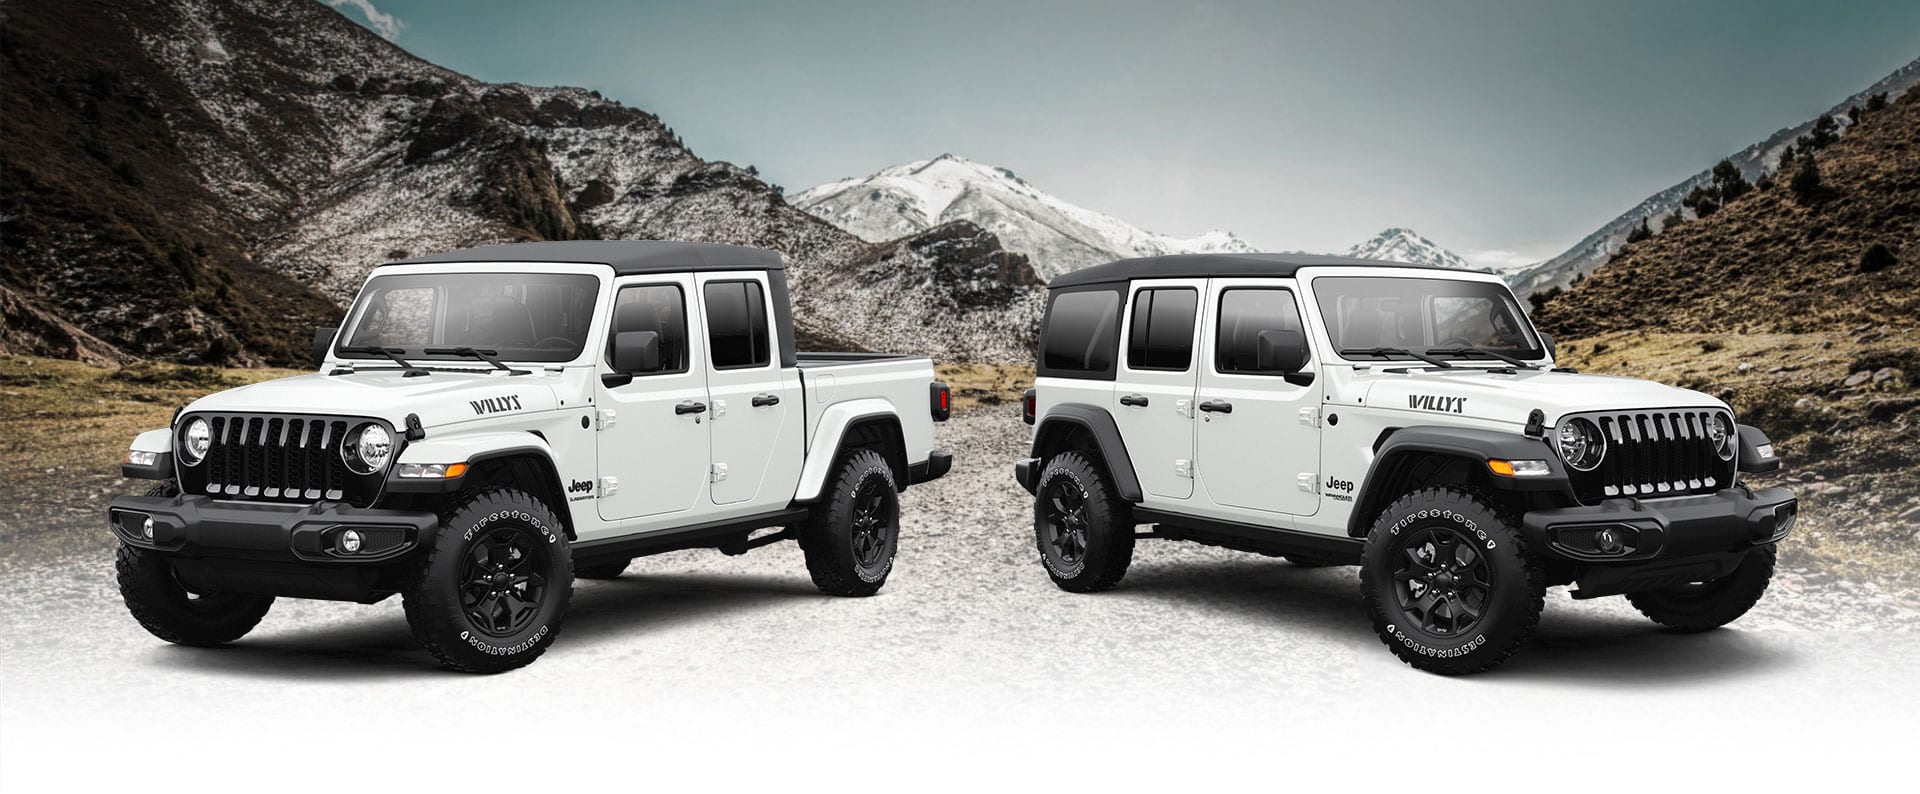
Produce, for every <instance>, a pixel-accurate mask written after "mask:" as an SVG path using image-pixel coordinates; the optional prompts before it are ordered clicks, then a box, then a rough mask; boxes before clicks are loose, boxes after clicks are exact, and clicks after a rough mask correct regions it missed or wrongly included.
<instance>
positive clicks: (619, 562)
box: [573, 557, 633, 579]
mask: <svg viewBox="0 0 1920 794" xmlns="http://www.w3.org/2000/svg"><path fill="white" fill-rule="evenodd" d="M632 564H633V558H632V557H621V558H616V559H611V560H595V561H593V562H576V563H574V564H573V578H575V579H618V578H620V575H621V574H623V573H626V572H627V566H629V565H632Z"/></svg>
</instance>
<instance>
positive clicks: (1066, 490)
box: [1041, 477, 1087, 569]
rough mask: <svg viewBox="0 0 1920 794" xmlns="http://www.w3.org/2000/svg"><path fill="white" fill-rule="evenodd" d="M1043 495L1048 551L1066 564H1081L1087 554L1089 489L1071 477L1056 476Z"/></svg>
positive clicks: (1069, 565)
mask: <svg viewBox="0 0 1920 794" xmlns="http://www.w3.org/2000/svg"><path fill="white" fill-rule="evenodd" d="M1042 499H1044V500H1045V502H1044V506H1043V507H1042V508H1041V509H1042V512H1043V513H1044V515H1045V522H1044V523H1045V524H1046V541H1047V546H1048V547H1049V548H1048V553H1050V554H1052V555H1053V556H1054V558H1055V559H1056V560H1057V561H1058V562H1060V563H1061V567H1063V568H1067V569H1072V568H1077V567H1079V565H1080V563H1081V561H1082V560H1084V559H1086V556H1087V491H1086V489H1085V488H1084V487H1082V486H1081V485H1080V483H1078V482H1076V481H1074V480H1073V479H1072V478H1070V477H1056V478H1054V481H1053V482H1051V483H1048V484H1047V491H1046V494H1045V495H1044V496H1042Z"/></svg>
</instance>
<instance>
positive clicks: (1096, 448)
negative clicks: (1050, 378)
mask: <svg viewBox="0 0 1920 794" xmlns="http://www.w3.org/2000/svg"><path fill="white" fill-rule="evenodd" d="M1074 449H1086V450H1090V451H1092V452H1093V453H1094V454H1096V455H1098V456H1099V457H1100V462H1101V464H1102V465H1104V466H1105V467H1106V469H1107V475H1108V476H1109V477H1112V478H1113V490H1114V495H1116V496H1119V497H1120V499H1121V500H1122V501H1126V502H1133V503H1138V502H1139V501H1140V499H1141V492H1140V477H1139V475H1138V474H1136V473H1135V472H1134V469H1133V458H1132V457H1130V456H1129V455H1128V454H1127V442H1126V440H1125V439H1124V438H1122V437H1121V435H1120V426H1119V425H1118V424H1116V423H1115V422H1114V421H1113V414H1111V413H1109V412H1108V411H1107V409H1105V408H1101V407H1099V406H1095V405H1087V404H1084V403H1063V404H1060V405H1055V406H1053V407H1051V408H1048V409H1047V413H1046V416H1044V417H1041V419H1040V425H1039V427H1038V428H1037V429H1035V430H1034V433H1033V457H1035V458H1037V459H1039V461H1040V463H1039V464H1038V468H1040V469H1044V468H1045V467H1046V461H1047V460H1049V459H1051V458H1052V457H1053V456H1055V455H1058V454H1060V453H1062V452H1067V451H1070V450H1074Z"/></svg>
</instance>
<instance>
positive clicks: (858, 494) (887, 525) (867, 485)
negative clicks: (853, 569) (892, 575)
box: [853, 477, 900, 568]
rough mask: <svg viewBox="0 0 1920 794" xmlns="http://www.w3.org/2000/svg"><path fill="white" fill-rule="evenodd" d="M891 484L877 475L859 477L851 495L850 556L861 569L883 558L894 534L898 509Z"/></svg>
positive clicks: (892, 540) (875, 563) (895, 534)
mask: <svg viewBox="0 0 1920 794" xmlns="http://www.w3.org/2000/svg"><path fill="white" fill-rule="evenodd" d="M897 498H898V497H897V495H896V494H895V493H894V489H893V486H892V485H891V484H889V483H888V482H887V481H886V480H884V479H881V478H879V477H870V478H867V479H865V480H862V481H861V483H860V488H859V489H858V490H856V491H854V495H853V558H854V560H855V561H857V562H859V563H860V567H862V568H873V567H876V566H878V565H879V564H880V561H881V560H883V559H885V558H886V555H887V550H888V547H889V546H891V545H892V544H893V542H894V538H895V537H897V536H898V532H899V528H898V527H896V526H894V523H895V518H896V517H897V516H899V515H900V511H899V509H898V508H897V507H895V506H894V505H893V504H892V502H893V500H895V499H897Z"/></svg>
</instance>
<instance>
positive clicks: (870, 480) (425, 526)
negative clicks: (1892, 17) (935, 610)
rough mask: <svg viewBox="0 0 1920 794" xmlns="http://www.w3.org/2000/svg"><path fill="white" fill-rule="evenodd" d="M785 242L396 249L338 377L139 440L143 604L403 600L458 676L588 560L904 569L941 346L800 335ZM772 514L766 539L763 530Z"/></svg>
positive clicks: (330, 360)
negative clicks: (754, 553) (766, 557)
mask: <svg viewBox="0 0 1920 794" xmlns="http://www.w3.org/2000/svg"><path fill="white" fill-rule="evenodd" d="M790 311H791V309H790V307H789V305H788V299H787V280H786V271H785V269H784V268H783V265H782V262H781V258H780V255H779V254H777V253H775V252H772V251H766V250H760V249H755V248H744V247H738V246H729V245H714V244H698V243H675V242H556V243H523V244H518V245H500V246H490V247H483V248H475V249H471V250H464V251H454V252H451V253H446V254H440V255H436V256H428V257H423V258H418V259H411V260H407V261H403V262H395V263H391V264H387V265H383V266H381V267H378V268H376V269H375V270H374V271H373V273H372V275H371V276H370V277H369V278H368V280H367V283H366V285H365V286H364V287H363V288H362V289H361V291H360V295H359V298H358V299H357V300H355V302H354V304H353V307H352V308H351V309H350V310H349V311H348V313H347V318H346V324H345V326H344V332H343V333H336V329H327V330H323V331H321V332H319V333H317V334H316V335H315V338H314V357H315V359H316V361H317V363H318V366H319V372H318V373H317V374H312V375H304V376H300V377H295V378H287V379H283V380H277V381H270V382H266V383H260V384H256V385H252V386H245V387H242V388H237V389H231V390H228V391H224V392H219V393H216V394H211V395H208V396H206V397H204V398H201V399H199V400H197V401H195V402H194V403H193V404H191V405H188V406H186V407H185V408H184V409H183V410H181V411H180V412H178V413H177V414H175V416H174V420H173V424H172V426H171V427H168V428H163V429H159V430H153V431H149V432H147V433H143V434H141V435H140V437H139V438H138V439H136V440H135V441H134V442H133V445H132V449H131V450H130V451H129V452H128V455H127V460H126V462H125V463H124V465H123V467H122V468H123V471H124V472H125V474H126V475H128V476H130V477H138V478H145V479H150V480H158V481H161V482H160V484H159V485H157V486H155V487H154V488H153V490H152V491H151V492H149V493H148V494H147V495H146V496H137V497H136V496H126V497H120V498H117V499H115V500H113V503H112V507H111V510H110V513H109V519H110V523H111V525H112V528H113V531H114V532H115V534H116V535H117V536H118V537H119V540H120V542H121V548H120V552H119V557H118V571H119V584H120V590H121V593H122V595H123V596H124V597H125V600H126V603H127V608H128V609H129V610H131V611H132V613H133V616H134V617H135V618H137V619H138V620H139V621H140V623H141V625H143V626H145V627H146V628H147V630H148V631H151V632H152V633H153V634H155V635H156V636H158V637H160V638H161V639H164V640H168V641H171V642H176V643H184V644H189V645H209V644H218V643H224V642H230V641H232V640H235V639H238V638H240V637H241V636H243V635H245V634H246V633H247V632H248V631H249V630H251V629H252V628H253V627H254V626H255V625H256V624H257V623H258V622H259V621H260V619H261V618H262V617H263V616H264V615H265V614H266V612H267V609H268V608H269V607H270V606H271V605H272V603H273V600H274V598H275V597H277V596H287V597H297V598H316V599H332V600H344V601H358V602H363V603H373V602H376V601H379V600H381V599H384V598H386V597H388V596H390V595H393V594H395V593H399V594H401V595H402V597H403V599H404V601H405V606H406V615H407V620H408V623H409V624H410V625H411V627H412V630H413V633H414V636H415V638H417V639H418V640H419V642H420V644H421V645H423V646H425V647H426V649H427V650H428V651H430V652H431V653H432V654H433V655H434V656H435V657H436V658H438V659H439V660H440V662H441V663H442V664H444V665H445V666H447V667H450V668H454V669H458V670H465V671H474V672H495V671H501V670H507V669H512V668H515V667H519V666H521V665H525V664H527V663H528V662H531V661H532V660H533V659H534V658H536V657H538V656H539V655H540V654H541V653H542V652H543V651H544V650H545V649H546V648H547V646H548V645H549V644H551V643H552V642H553V640H554V636H555V634H556V633H557V632H558V631H559V630H560V626H561V622H562V620H563V619H564V618H565V616H566V611H567V605H568V601H569V599H570V598H571V595H572V591H573V580H574V578H575V577H576V576H578V577H583V578H589V579H597V578H612V577H616V576H619V575H620V573H621V571H622V570H624V569H625V568H626V567H627V565H628V563H629V562H631V561H632V559H633V558H634V557H637V556H641V555H647V554H656V553H659V552H665V551H672V550H677V549H690V548H717V549H719V550H721V551H723V552H725V553H727V554H740V553H743V552H745V551H747V550H749V549H753V548H756V547H759V546H762V545H766V544H768V543H772V542H775V541H780V540H788V539H793V540H798V541H799V542H800V546H801V548H802V549H803V550H804V553H805V557H806V562H807V569H808V572H809V573H810V574H811V575H812V578H813V581H814V583H815V584H816V585H817V586H818V587H819V588H820V589H821V590H822V591H824V592H827V593H831V594H835V595H845V596H863V595H871V594H873V593H874V592H876V591H877V590H879V589H880V586H881V584H882V583H884V582H885V581H886V578H887V574H888V573H889V572H890V571H891V570H892V567H893V559H894V553H895V550H896V548H897V547H898V543H899V536H900V526H899V516H900V506H899V504H900V503H899V499H900V493H901V492H902V491H904V490H906V488H907V486H909V485H911V484H914V483H920V482H925V481H928V480H932V479H934V478H937V477H939V476H941V475H943V474H945V473H946V472H947V470H948V468H949V467H950V466H951V465H952V457H951V456H950V455H948V454H947V453H945V452H942V451H939V450H936V449H935V448H934V438H933V436H934V428H933V423H934V422H936V421H940V420H944V419H946V417H947V414H948V410H949V401H950V396H949V393H948V390H947V387H946V385H945V384H942V383H938V382H936V381H934V380H933V366H932V363H931V362H930V361H928V360H927V359H925V358H918V357H910V356H889V355H875V354H809V353H798V352H796V351H795V344H794V331H793V320H792V316H791V314H790ZM762 530H770V531H762Z"/></svg>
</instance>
